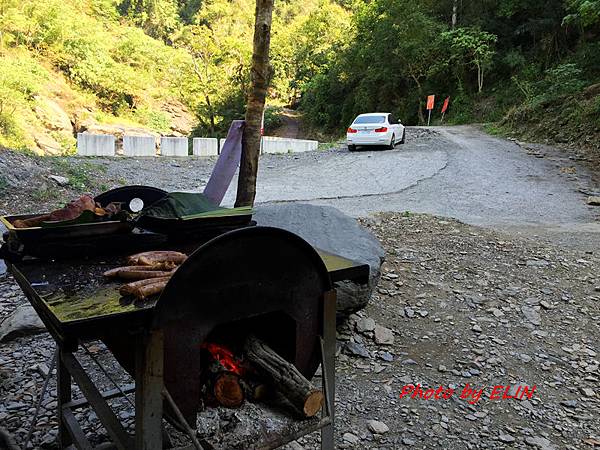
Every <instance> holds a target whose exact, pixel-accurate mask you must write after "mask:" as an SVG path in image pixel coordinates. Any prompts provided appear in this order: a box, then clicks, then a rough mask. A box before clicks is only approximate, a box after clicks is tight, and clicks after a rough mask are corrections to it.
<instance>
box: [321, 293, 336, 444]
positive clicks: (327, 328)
mask: <svg viewBox="0 0 600 450" xmlns="http://www.w3.org/2000/svg"><path fill="white" fill-rule="evenodd" d="M335 303H336V292H335V289H332V290H331V291H328V292H326V293H325V295H324V296H323V340H324V341H325V342H324V346H323V347H324V348H325V352H324V353H325V354H324V355H323V364H324V365H325V377H326V378H325V379H324V380H323V382H324V383H326V384H327V388H328V389H327V398H328V400H329V405H330V411H329V415H330V417H331V425H327V426H325V427H323V428H322V429H321V449H322V450H333V449H334V448H335V447H334V427H335V313H336V304H335Z"/></svg>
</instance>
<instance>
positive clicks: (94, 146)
mask: <svg viewBox="0 0 600 450" xmlns="http://www.w3.org/2000/svg"><path fill="white" fill-rule="evenodd" d="M77 154H78V155H81V156H115V137H114V136H113V135H111V134H90V133H77Z"/></svg>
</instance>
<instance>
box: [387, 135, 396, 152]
mask: <svg viewBox="0 0 600 450" xmlns="http://www.w3.org/2000/svg"><path fill="white" fill-rule="evenodd" d="M395 146H396V135H395V134H392V140H391V141H390V145H388V150H394V147H395Z"/></svg>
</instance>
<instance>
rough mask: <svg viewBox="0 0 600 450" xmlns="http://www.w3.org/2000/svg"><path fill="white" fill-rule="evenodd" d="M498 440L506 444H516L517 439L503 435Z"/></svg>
mask: <svg viewBox="0 0 600 450" xmlns="http://www.w3.org/2000/svg"><path fill="white" fill-rule="evenodd" d="M498 439H500V441H502V442H506V443H510V442H515V438H514V437H513V436H511V435H510V434H501V435H500V436H498Z"/></svg>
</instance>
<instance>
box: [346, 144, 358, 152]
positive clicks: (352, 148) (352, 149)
mask: <svg viewBox="0 0 600 450" xmlns="http://www.w3.org/2000/svg"><path fill="white" fill-rule="evenodd" d="M355 150H356V145H349V146H348V151H349V152H353V151H355Z"/></svg>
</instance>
